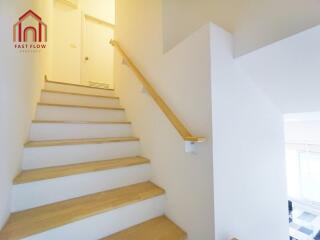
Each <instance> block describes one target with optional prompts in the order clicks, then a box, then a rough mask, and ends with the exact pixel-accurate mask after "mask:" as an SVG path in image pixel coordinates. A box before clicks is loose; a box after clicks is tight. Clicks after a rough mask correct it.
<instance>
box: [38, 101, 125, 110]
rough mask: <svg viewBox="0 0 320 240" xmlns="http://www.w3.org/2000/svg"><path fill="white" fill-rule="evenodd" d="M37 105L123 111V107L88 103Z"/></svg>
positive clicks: (40, 104) (41, 103) (41, 104)
mask: <svg viewBox="0 0 320 240" xmlns="http://www.w3.org/2000/svg"><path fill="white" fill-rule="evenodd" d="M38 105H39V106H49V107H67V108H89V109H102V110H117V111H124V110H125V109H124V108H121V107H96V106H89V105H73V104H58V103H44V102H40V103H38Z"/></svg>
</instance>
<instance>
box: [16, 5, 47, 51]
mask: <svg viewBox="0 0 320 240" xmlns="http://www.w3.org/2000/svg"><path fill="white" fill-rule="evenodd" d="M13 42H15V43H16V44H15V48H19V49H26V48H28V49H40V48H46V44H45V42H47V25H46V24H45V23H44V22H43V21H42V18H41V17H40V16H39V15H38V14H36V13H35V12H34V11H32V10H29V11H27V12H26V13H24V14H23V15H22V16H21V17H20V18H19V21H18V22H17V23H15V24H14V25H13ZM41 43H42V44H41Z"/></svg>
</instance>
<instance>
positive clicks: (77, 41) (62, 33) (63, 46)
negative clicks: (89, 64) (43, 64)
mask: <svg viewBox="0 0 320 240" xmlns="http://www.w3.org/2000/svg"><path fill="white" fill-rule="evenodd" d="M53 12H54V13H53V33H52V34H53V50H54V51H53V55H52V56H53V60H52V63H53V66H52V69H53V71H52V76H49V78H50V80H54V81H61V82H70V83H79V82H80V66H81V37H82V35H81V18H82V16H81V11H80V10H78V9H75V8H73V7H72V6H69V5H66V4H65V3H63V2H61V1H54V11H53Z"/></svg>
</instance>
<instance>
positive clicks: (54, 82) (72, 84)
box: [45, 80, 114, 91]
mask: <svg viewBox="0 0 320 240" xmlns="http://www.w3.org/2000/svg"><path fill="white" fill-rule="evenodd" d="M45 82H46V83H53V84H60V85H68V86H75V87H84V88H93V89H99V90H106V91H114V89H112V88H99V87H91V86H86V85H82V84H76V83H68V82H58V81H51V80H45Z"/></svg>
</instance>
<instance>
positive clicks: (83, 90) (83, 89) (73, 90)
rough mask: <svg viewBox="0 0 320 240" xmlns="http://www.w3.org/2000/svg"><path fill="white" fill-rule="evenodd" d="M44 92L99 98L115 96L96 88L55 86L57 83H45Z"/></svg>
mask: <svg viewBox="0 0 320 240" xmlns="http://www.w3.org/2000/svg"><path fill="white" fill-rule="evenodd" d="M45 89H46V90H52V91H64V92H70V93H84V94H94V95H100V96H111V97H114V96H115V91H111V90H105V89H96V88H87V87H79V86H72V85H65V84H57V83H45Z"/></svg>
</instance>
